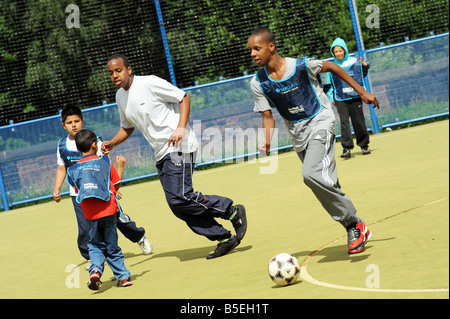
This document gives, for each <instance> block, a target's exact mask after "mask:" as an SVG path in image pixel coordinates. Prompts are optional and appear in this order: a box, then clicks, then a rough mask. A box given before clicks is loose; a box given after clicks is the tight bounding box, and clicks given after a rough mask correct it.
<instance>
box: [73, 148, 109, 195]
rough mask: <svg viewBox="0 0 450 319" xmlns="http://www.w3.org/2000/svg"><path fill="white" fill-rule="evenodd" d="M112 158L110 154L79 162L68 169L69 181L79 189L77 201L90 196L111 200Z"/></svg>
mask: <svg viewBox="0 0 450 319" xmlns="http://www.w3.org/2000/svg"><path fill="white" fill-rule="evenodd" d="M110 172H111V159H110V158H109V157H108V156H102V157H100V158H96V159H92V160H89V161H86V162H82V163H77V164H74V165H72V166H70V167H69V168H68V169H67V182H68V183H69V185H71V186H75V187H76V188H77V189H78V195H77V198H76V201H77V203H81V202H82V201H83V200H84V199H86V198H89V197H94V198H98V199H101V200H104V201H109V200H110V197H111V192H110V190H109V185H110Z"/></svg>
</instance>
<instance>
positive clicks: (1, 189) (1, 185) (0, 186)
mask: <svg viewBox="0 0 450 319" xmlns="http://www.w3.org/2000/svg"><path fill="white" fill-rule="evenodd" d="M0 192H2V202H3V209H4V210H5V212H6V211H8V210H9V204H8V196H6V189H5V184H4V183H3V175H2V168H1V167H0Z"/></svg>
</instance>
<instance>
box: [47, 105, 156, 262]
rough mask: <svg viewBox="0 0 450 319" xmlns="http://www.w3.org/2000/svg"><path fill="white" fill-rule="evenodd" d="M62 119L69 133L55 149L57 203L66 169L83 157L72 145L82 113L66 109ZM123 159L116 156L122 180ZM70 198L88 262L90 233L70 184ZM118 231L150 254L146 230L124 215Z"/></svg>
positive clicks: (99, 140) (82, 247) (81, 120)
mask: <svg viewBox="0 0 450 319" xmlns="http://www.w3.org/2000/svg"><path fill="white" fill-rule="evenodd" d="M61 120H62V126H63V127H64V129H65V130H66V131H67V133H69V135H67V137H63V138H62V139H60V140H59V141H58V146H57V148H56V153H57V163H58V168H57V170H56V178H55V186H54V190H53V199H54V200H55V201H56V202H57V203H59V201H60V200H61V195H60V191H61V187H62V185H63V183H64V180H65V178H66V174H67V168H68V167H70V166H72V165H73V164H76V163H78V161H79V160H80V159H81V157H82V154H81V152H80V151H78V149H77V146H76V144H75V134H76V133H77V132H78V131H80V130H81V129H82V128H83V124H84V119H83V113H82V112H81V110H80V109H79V108H78V107H76V106H67V107H65V108H64V109H63V110H62V112H61ZM101 144H102V141H101V139H100V138H99V139H98V149H99V150H98V153H97V155H99V156H101V155H103V153H102V152H101V151H100V147H101ZM125 162H126V160H125V158H123V157H122V156H118V160H117V171H118V173H119V176H120V177H121V178H122V172H123V168H124V165H125ZM69 190H70V196H71V198H72V204H73V208H74V210H75V216H76V219H77V226H78V239H77V243H78V249H79V251H80V253H81V255H82V256H83V257H84V258H85V259H86V260H89V250H88V246H87V244H88V241H89V233H88V228H87V224H86V220H85V217H84V212H83V210H82V208H81V205H80V204H79V203H77V201H76V200H75V198H76V196H77V193H76V190H75V188H74V187H72V186H70V185H69ZM117 228H119V230H120V231H121V233H122V234H123V235H124V236H125V237H126V238H128V239H129V240H131V241H132V242H134V243H137V244H138V245H139V246H140V247H141V249H142V252H143V253H144V254H145V255H148V254H150V253H151V252H152V250H153V247H152V245H151V243H150V241H149V240H148V239H147V237H146V236H145V229H144V228H143V227H136V224H135V222H133V221H132V220H131V218H130V217H129V216H128V215H127V214H125V213H123V214H122V215H121V216H120V218H119V219H118V221H117Z"/></svg>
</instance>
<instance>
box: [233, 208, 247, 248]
mask: <svg viewBox="0 0 450 319" xmlns="http://www.w3.org/2000/svg"><path fill="white" fill-rule="evenodd" d="M230 221H231V223H232V224H233V227H234V230H235V231H236V237H237V239H238V241H239V242H241V240H242V238H244V236H245V233H246V232H247V215H246V214H245V207H244V205H236V206H233V207H232V213H231V216H230Z"/></svg>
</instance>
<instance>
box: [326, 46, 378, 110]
mask: <svg viewBox="0 0 450 319" xmlns="http://www.w3.org/2000/svg"><path fill="white" fill-rule="evenodd" d="M336 46H340V47H341V48H343V49H344V51H345V56H344V58H343V59H342V60H338V59H336V57H335V56H334V53H333V48H334V47H336ZM330 52H331V55H332V56H333V62H334V63H336V64H337V65H339V66H340V67H342V66H344V65H348V64H353V63H355V62H356V61H357V58H355V57H350V56H349V55H348V48H347V44H346V43H345V41H344V40H343V39H342V38H336V39H335V40H334V41H333V44H331V47H330ZM369 68H370V66H369V65H367V66H363V77H365V76H366V75H367V73H368V71H369ZM327 82H328V83H331V73H328V74H327ZM327 94H328V97H329V98H330V101H331V102H334V96H333V87H332V86H331V89H330V90H329V91H328V92H327Z"/></svg>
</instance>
